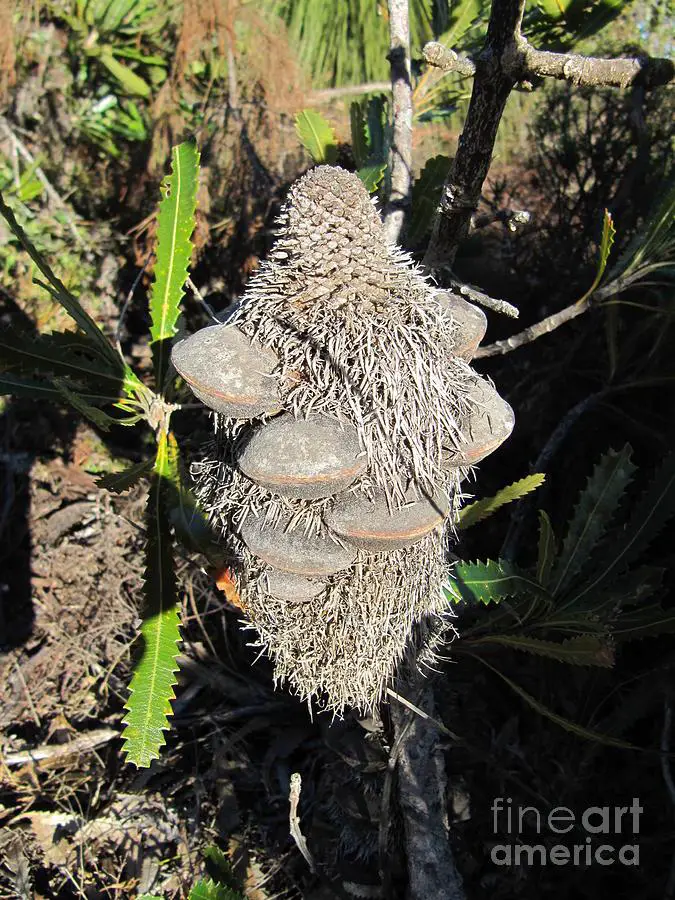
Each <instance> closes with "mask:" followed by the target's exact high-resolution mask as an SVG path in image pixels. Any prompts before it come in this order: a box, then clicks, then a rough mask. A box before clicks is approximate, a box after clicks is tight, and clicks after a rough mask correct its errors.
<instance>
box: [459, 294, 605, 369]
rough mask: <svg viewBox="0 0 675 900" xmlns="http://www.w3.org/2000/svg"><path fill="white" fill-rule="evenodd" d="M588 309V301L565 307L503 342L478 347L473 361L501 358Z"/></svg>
mask: <svg viewBox="0 0 675 900" xmlns="http://www.w3.org/2000/svg"><path fill="white" fill-rule="evenodd" d="M590 307H591V303H590V302H589V300H584V301H582V302H581V303H579V302H576V303H572V305H571V306H566V307H565V309H561V310H560V311H559V312H557V313H553V315H552V316H547V318H545V319H542V320H541V322H537V323H536V324H534V325H530V326H529V328H525V329H524V331H520V332H518V334H514V335H513V336H512V337H510V338H506V340H504V341H495V343H494V344H487V346H485V347H479V348H478V350H476V352H475V353H474V359H484V358H485V357H486V356H503V355H504V354H505V353H510V352H511V351H512V350H517V349H518V347H522V346H523V345H524V344H530V343H532V341H536V340H537V338H540V337H543V336H544V335H545V334H550V333H551V332H552V331H555V330H556V328H560V326H561V325H564V324H565V322H571V321H572V319H576V318H577V316H580V315H582V313H585V312H586V310H587V309H590Z"/></svg>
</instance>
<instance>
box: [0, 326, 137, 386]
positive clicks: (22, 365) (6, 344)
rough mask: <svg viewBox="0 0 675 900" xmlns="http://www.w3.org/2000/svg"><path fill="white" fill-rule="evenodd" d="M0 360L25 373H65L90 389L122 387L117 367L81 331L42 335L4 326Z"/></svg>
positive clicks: (0, 337) (0, 335)
mask: <svg viewBox="0 0 675 900" xmlns="http://www.w3.org/2000/svg"><path fill="white" fill-rule="evenodd" d="M0 361H1V362H2V364H3V366H7V365H9V366H10V367H11V368H12V369H13V370H17V371H19V372H22V373H25V374H27V375H36V374H39V375H44V376H53V375H66V376H68V377H70V378H72V379H75V380H76V381H79V382H82V383H83V384H85V385H86V386H87V387H88V388H89V389H90V390H93V389H94V388H95V386H105V388H106V389H107V390H109V391H110V393H111V394H115V393H117V394H119V393H121V390H122V378H121V371H120V367H119V366H117V367H116V368H114V369H113V368H112V366H111V364H110V361H109V360H108V359H107V358H103V357H102V356H101V354H100V352H99V348H98V345H97V344H94V343H93V342H92V341H91V339H90V338H89V337H88V336H87V335H85V334H81V333H80V334H78V333H76V332H75V333H73V332H55V333H53V334H42V335H41V334H28V333H24V332H22V331H18V330H17V329H15V328H5V329H3V330H2V331H0Z"/></svg>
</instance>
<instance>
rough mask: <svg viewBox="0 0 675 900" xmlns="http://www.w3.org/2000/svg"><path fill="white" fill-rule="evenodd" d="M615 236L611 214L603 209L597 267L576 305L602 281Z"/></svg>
mask: <svg viewBox="0 0 675 900" xmlns="http://www.w3.org/2000/svg"><path fill="white" fill-rule="evenodd" d="M615 237H616V228H615V227H614V221H613V219H612V214H611V213H610V211H609V210H608V209H606V210H605V215H604V218H603V220H602V235H601V237H600V254H599V259H598V268H597V271H596V273H595V278H594V279H593V284H592V285H591V286H590V287H589V289H588V290H587V291H586V293H585V294H584V295H583V297H581V298H580V299H579V300H577V305H578V304H580V303H583V302H584V300H587V299H588V297H590V296H591V294H592V293H593V292H594V291H595V289H596V288H597V286H598V285H599V284H600V282H601V281H602V276H603V275H604V274H605V269H606V268H607V260H608V259H609V254H610V251H611V249H612V244H613V243H614V238H615Z"/></svg>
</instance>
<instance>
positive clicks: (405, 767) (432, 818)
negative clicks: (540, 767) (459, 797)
mask: <svg viewBox="0 0 675 900" xmlns="http://www.w3.org/2000/svg"><path fill="white" fill-rule="evenodd" d="M423 702H424V705H425V706H426V707H427V708H429V709H431V708H433V707H432V705H431V704H432V703H433V695H432V692H431V687H429V686H428V687H427V688H426V690H425V691H424V694H423ZM391 717H392V721H393V723H394V728H395V731H396V732H397V733H398V735H399V736H400V744H399V746H398V747H397V757H398V795H399V802H400V806H401V813H402V815H403V820H404V827H405V836H406V854H407V858H408V894H407V896H408V897H409V898H410V900H465V894H464V889H463V887H462V880H461V877H460V875H459V873H458V871H457V868H456V866H455V861H454V859H453V857H452V851H451V849H450V842H449V840H448V822H447V810H446V787H447V784H446V776H445V766H444V762H443V756H442V754H441V753H439V752H438V736H439V733H438V729H437V727H436V726H435V725H434V724H433V721H432V718H431V717H429V718H427V719H423V718H420V716H418V715H417V714H415V713H413V712H411V711H409V710H406V711H404V710H403V709H402V708H401V707H400V706H398V705H394V706H392V707H391ZM397 743H398V738H397ZM395 747H396V745H395Z"/></svg>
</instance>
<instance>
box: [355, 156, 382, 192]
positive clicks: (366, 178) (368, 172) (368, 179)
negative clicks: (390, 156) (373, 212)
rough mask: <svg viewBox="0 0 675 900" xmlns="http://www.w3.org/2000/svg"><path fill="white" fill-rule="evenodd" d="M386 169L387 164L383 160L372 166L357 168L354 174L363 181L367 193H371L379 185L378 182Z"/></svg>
mask: <svg viewBox="0 0 675 900" xmlns="http://www.w3.org/2000/svg"><path fill="white" fill-rule="evenodd" d="M386 170H387V164H386V162H383V163H377V164H376V165H373V166H366V167H365V168H363V169H359V171H358V172H357V173H356V174H357V175H358V176H359V178H360V179H361V181H362V182H363V183H364V185H365V187H366V190H367V191H368V193H369V194H372V193H373V192H374V191H376V190H377V189H378V187H379V186H380V182H381V181H382V179H383V178H384V173H385V172H386Z"/></svg>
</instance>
